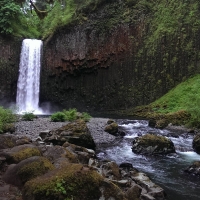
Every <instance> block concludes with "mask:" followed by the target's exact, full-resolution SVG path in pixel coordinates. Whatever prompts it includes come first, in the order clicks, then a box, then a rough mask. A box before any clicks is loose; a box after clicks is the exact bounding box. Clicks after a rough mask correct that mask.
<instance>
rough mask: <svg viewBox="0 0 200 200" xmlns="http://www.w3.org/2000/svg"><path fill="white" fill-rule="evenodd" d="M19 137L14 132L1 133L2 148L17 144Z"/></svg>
mask: <svg viewBox="0 0 200 200" xmlns="http://www.w3.org/2000/svg"><path fill="white" fill-rule="evenodd" d="M17 140H18V137H17V136H15V135H12V134H1V135H0V149H7V148H12V147H14V146H16V145H17V144H16V141H17Z"/></svg>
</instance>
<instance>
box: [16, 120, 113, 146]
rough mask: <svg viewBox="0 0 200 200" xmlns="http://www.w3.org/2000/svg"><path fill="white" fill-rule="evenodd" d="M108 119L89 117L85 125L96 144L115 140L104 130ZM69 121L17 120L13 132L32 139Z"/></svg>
mask: <svg viewBox="0 0 200 200" xmlns="http://www.w3.org/2000/svg"><path fill="white" fill-rule="evenodd" d="M107 121H108V119H106V118H91V119H90V121H89V122H87V126H88V128H89V130H90V132H91V135H92V137H93V139H94V142H95V143H96V144H97V145H98V144H108V143H111V142H112V141H114V140H115V136H113V135H110V134H108V133H106V132H105V131H104V128H105V125H106V123H107ZM68 123H69V122H51V120H50V118H37V119H34V120H33V121H19V122H16V123H15V132H14V134H16V135H18V136H28V137H30V138H31V139H32V140H35V139H36V138H38V137H39V133H40V132H41V131H46V130H49V131H50V130H53V129H57V128H60V127H62V126H64V125H66V124H68Z"/></svg>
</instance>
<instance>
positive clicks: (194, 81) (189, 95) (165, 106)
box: [151, 74, 200, 127]
mask: <svg viewBox="0 0 200 200" xmlns="http://www.w3.org/2000/svg"><path fill="white" fill-rule="evenodd" d="M199 85H200V75H199V74H198V75H196V76H194V77H193V78H190V79H188V80H186V81H185V82H182V83H181V84H179V85H178V86H176V87H175V88H174V89H172V90H170V91H169V92H168V93H167V94H166V95H164V96H162V97H161V98H160V99H158V100H156V101H155V102H153V103H152V104H151V107H152V109H153V111H155V112H158V113H174V112H177V111H180V110H185V111H187V112H188V113H190V114H191V118H190V121H189V122H188V123H189V124H188V125H190V126H196V127H200V87H199Z"/></svg>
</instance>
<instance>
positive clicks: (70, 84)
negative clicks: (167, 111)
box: [40, 1, 200, 111]
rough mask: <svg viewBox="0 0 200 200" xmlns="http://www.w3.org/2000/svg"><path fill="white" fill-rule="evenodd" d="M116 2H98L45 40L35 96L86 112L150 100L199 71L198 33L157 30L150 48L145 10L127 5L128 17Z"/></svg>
mask: <svg viewBox="0 0 200 200" xmlns="http://www.w3.org/2000/svg"><path fill="white" fill-rule="evenodd" d="M120 2H121V1H116V2H115V3H110V4H106V5H102V6H101V8H99V9H98V11H97V12H95V13H91V14H90V15H89V16H87V18H86V17H83V20H82V21H81V22H80V21H79V22H78V23H74V24H71V25H68V26H66V27H62V28H60V29H59V30H58V31H56V33H55V34H54V35H53V36H52V37H51V38H48V39H47V40H46V41H45V44H44V54H43V66H42V71H41V93H40V95H41V98H40V99H41V101H51V102H54V103H59V104H60V105H62V106H63V107H64V108H73V107H76V108H78V109H79V110H87V111H90V110H96V111H100V110H104V111H105V110H107V111H108V110H116V109H117V110H119V109H126V108H129V107H134V106H138V105H144V104H148V103H150V102H152V101H154V100H155V99H157V98H159V97H161V96H162V95H163V94H165V93H166V92H167V91H169V90H170V89H172V88H173V87H174V86H175V85H177V84H178V83H180V82H181V81H183V80H185V79H186V78H188V77H190V76H191V75H193V74H195V73H198V72H199V56H198V53H197V52H198V51H199V49H200V48H199V42H198V40H199V39H198V38H199V36H200V34H199V33H198V32H197V33H196V35H195V36H194V37H192V36H191V37H189V38H188V37H183V33H180V34H179V35H174V36H167V35H162V36H161V37H159V38H158V39H157V41H156V42H154V44H156V45H155V46H154V47H153V46H152V48H154V49H153V50H152V49H151V46H147V43H145V39H146V38H147V36H148V34H150V24H149V23H148V22H149V21H148V17H149V16H148V14H145V13H138V11H137V12H136V11H135V10H134V9H133V10H132V11H131V10H130V9H128V11H127V12H129V14H128V15H130V16H129V17H128V16H127V14H123V13H125V11H126V9H125V8H124V6H125V5H124V4H123V3H120ZM130 12H132V13H130ZM123 16H125V17H124V18H123ZM187 34H189V32H188V33H187ZM190 41H192V42H193V45H192V46H191V49H189V50H185V49H184V48H183V47H184V46H185V45H187V44H188V42H190ZM194 41H195V42H194ZM197 50H198V51H197Z"/></svg>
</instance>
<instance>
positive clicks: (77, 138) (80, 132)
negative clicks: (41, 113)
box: [44, 120, 96, 149]
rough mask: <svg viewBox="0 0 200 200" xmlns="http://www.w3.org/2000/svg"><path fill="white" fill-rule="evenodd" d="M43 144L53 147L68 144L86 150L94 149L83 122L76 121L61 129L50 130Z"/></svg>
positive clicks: (92, 141)
mask: <svg viewBox="0 0 200 200" xmlns="http://www.w3.org/2000/svg"><path fill="white" fill-rule="evenodd" d="M44 142H46V143H53V144H54V145H63V144H64V143H65V142H69V143H72V144H75V145H78V146H83V147H86V148H88V149H95V146H96V145H95V143H94V140H93V138H92V136H91V133H90V131H89V129H88V128H87V125H86V123H85V121H83V120H77V121H75V122H72V123H69V124H67V125H65V126H62V127H61V128H58V129H55V130H52V131H50V132H49V134H48V135H47V136H46V138H45V140H44Z"/></svg>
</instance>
